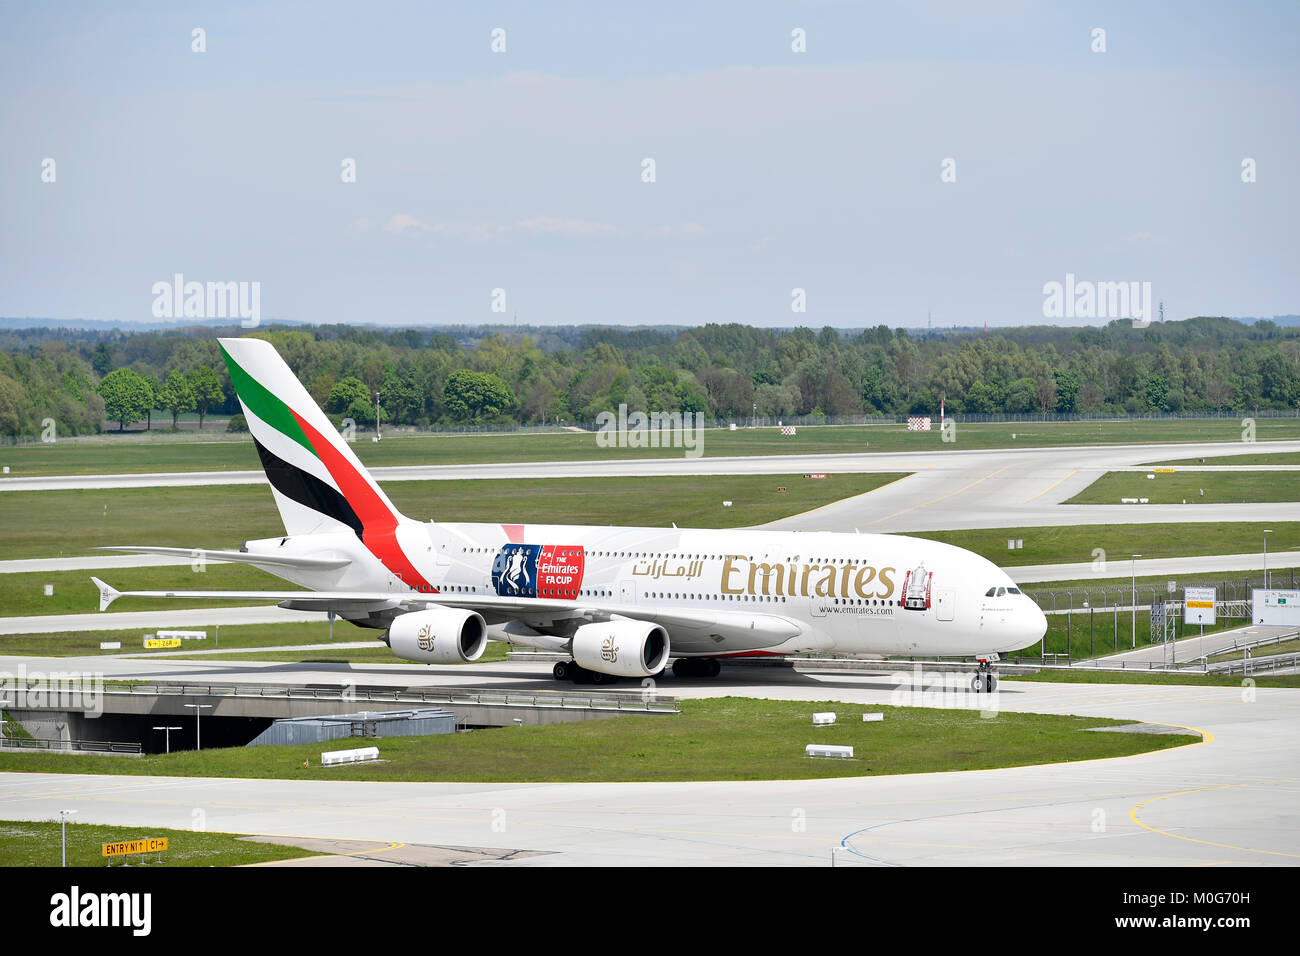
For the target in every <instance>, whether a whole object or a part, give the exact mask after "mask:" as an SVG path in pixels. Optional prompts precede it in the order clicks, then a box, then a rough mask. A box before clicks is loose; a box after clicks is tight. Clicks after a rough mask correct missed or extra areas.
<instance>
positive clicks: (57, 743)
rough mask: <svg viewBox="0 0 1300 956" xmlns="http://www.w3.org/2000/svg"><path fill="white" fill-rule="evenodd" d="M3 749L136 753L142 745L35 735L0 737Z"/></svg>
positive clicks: (117, 741)
mask: <svg viewBox="0 0 1300 956" xmlns="http://www.w3.org/2000/svg"><path fill="white" fill-rule="evenodd" d="M0 749H3V750H79V751H83V752H86V753H114V754H138V753H142V752H143V750H142V745H141V744H138V743H131V742H128V741H121V740H41V739H38V738H35V737H4V738H0Z"/></svg>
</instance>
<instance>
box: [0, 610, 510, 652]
mask: <svg viewBox="0 0 1300 956" xmlns="http://www.w3.org/2000/svg"><path fill="white" fill-rule="evenodd" d="M155 603H156V604H157V605H158V606H160V607H161V606H165V602H155ZM179 629H180V630H188V628H179ZM193 630H198V631H207V633H208V636H207V638H206V639H205V640H202V641H185V642H184V644H183V645H182V646H181V648H180V650H184V651H206V650H217V649H222V648H237V647H278V646H282V645H299V644H301V645H309V644H319V645H322V646H324V647H327V648H328V647H329V623H328V622H327V621H326V619H325V616H324V615H321V619H320V623H314V622H313V623H310V624H238V625H232V626H228V627H223V628H221V629H220V632H219V633H218V629H217V628H215V627H196V628H193ZM145 633H147V632H146V631H145V630H144V629H143V628H133V629H131V630H112V631H84V632H81V631H78V632H57V633H53V634H7V635H4V636H0V656H6V655H11V656H35V657H83V656H97V655H107V656H117V655H120V654H141V655H148V656H155V655H158V654H170V653H173V652H172V651H146V650H145V649H144V647H143V644H142V639H143V637H144V634H145ZM382 633H383V632H382V631H377V630H375V629H374V628H369V627H357V626H356V625H355V624H351V623H349V622H347V621H335V622H334V640H335V642H336V643H337V642H343V641H370V640H373V641H375V646H376V648H377V649H379V650H382V651H383V652H384V653H385V654H388V656H389V659H394V658H393V657H392V654H391V653H390V652H389V651H388V649H387V648H386V647H383V645H381V644H379V640H378V639H379V636H380V635H381V634H382ZM101 641H105V642H113V641H120V642H121V644H122V649H121V650H117V651H101V650H100V649H99V644H100V642H101ZM493 646H494V645H492V644H489V645H488V648H489V649H491V648H492V647H493ZM316 653H319V652H316ZM203 656H207V655H203ZM239 657H240V659H242V660H260V659H261V658H259V657H258V656H257V655H243V654H241V655H239Z"/></svg>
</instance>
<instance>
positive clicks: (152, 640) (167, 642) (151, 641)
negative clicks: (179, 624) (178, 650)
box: [144, 637, 181, 650]
mask: <svg viewBox="0 0 1300 956" xmlns="http://www.w3.org/2000/svg"><path fill="white" fill-rule="evenodd" d="M144 646H145V649H146V650H157V649H158V648H160V647H180V646H181V639H180V638H179V637H146V638H145V639H144Z"/></svg>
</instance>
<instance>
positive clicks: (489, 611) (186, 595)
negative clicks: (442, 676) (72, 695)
mask: <svg viewBox="0 0 1300 956" xmlns="http://www.w3.org/2000/svg"><path fill="white" fill-rule="evenodd" d="M91 580H92V581H94V582H95V586H96V587H97V588H99V609H100V610H101V611H103V610H106V609H107V608H108V606H109V605H110V604H112V603H113V602H114V601H116V600H117V599H118V598H120V597H139V598H161V599H172V600H191V601H220V600H226V601H229V600H235V601H274V602H275V603H277V604H279V605H280V606H281V607H286V608H292V609H294V610H299V611H320V612H322V613H327V612H330V611H333V612H335V613H337V614H341V615H344V616H346V615H347V614H349V613H365V614H372V613H375V612H382V611H388V610H394V611H397V612H398V613H405V612H407V611H416V610H420V609H422V608H426V607H435V606H442V607H457V608H466V609H468V610H473V611H477V612H479V613H480V614H482V615H483V617H484V618H485V619H486V620H487V621H488V622H489V623H500V622H503V621H520V622H522V623H523V624H525V625H528V626H529V627H533V628H538V629H545V630H553V629H554V628H555V627H556V625H557V624H559V625H561V626H562V627H569V628H571V627H573V626H577V625H579V624H582V623H589V622H592V621H608V620H613V619H618V618H623V619H633V620H642V621H652V622H654V623H656V624H661V625H663V627H664V629H665V630H667V631H668V634H669V640H670V642H671V645H672V649H673V651H675V652H681V653H684V654H725V653H735V652H738V651H746V650H756V649H760V648H764V647H772V646H774V645H776V644H780V643H782V642H783V641H786V640H789V639H790V638H792V637H796V636H798V635H799V633H800V630H801V629H800V627H799V625H798V624H797V623H795V622H794V621H792V620H789V619H788V618H784V617H781V616H779V615H775V614H761V613H760V614H755V613H740V612H736V611H722V610H719V611H711V610H707V609H686V608H681V609H678V608H662V607H648V608H628V607H625V606H621V605H604V604H602V603H600V602H595V603H592V602H585V601H584V602H577V601H554V600H546V599H539V598H511V597H499V596H497V595H487V594H453V593H437V594H420V593H418V592H410V591H405V592H396V593H395V592H392V591H302V590H298V591H118V590H117V589H116V588H114V587H112V586H111V585H108V584H106V583H104V582H103V581H101V580H100V579H99V578H96V577H92V578H91Z"/></svg>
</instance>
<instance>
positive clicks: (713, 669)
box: [706, 658, 722, 677]
mask: <svg viewBox="0 0 1300 956" xmlns="http://www.w3.org/2000/svg"><path fill="white" fill-rule="evenodd" d="M707 666H708V671H707V672H706V674H707V676H709V677H717V676H718V675H719V674H721V673H722V665H721V664H720V663H718V660H717V658H709V662H708V665H707Z"/></svg>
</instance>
